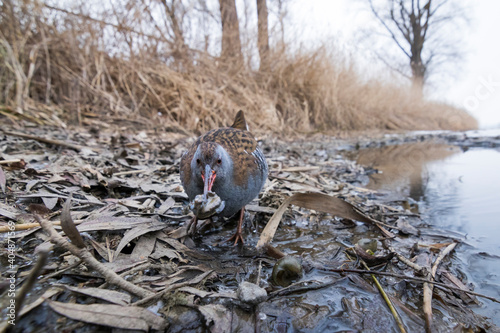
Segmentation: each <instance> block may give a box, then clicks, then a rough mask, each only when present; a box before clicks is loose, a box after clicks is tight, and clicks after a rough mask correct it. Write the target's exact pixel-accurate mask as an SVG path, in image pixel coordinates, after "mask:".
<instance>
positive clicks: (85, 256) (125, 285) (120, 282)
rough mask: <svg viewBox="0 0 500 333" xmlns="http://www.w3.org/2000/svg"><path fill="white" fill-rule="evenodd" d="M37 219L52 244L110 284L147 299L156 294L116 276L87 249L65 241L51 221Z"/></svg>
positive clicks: (37, 217)
mask: <svg viewBox="0 0 500 333" xmlns="http://www.w3.org/2000/svg"><path fill="white" fill-rule="evenodd" d="M35 218H36V219H37V220H38V222H39V223H40V225H41V226H42V228H43V230H44V231H45V232H46V233H47V234H48V235H49V236H50V241H51V242H52V243H54V244H56V245H57V246H60V247H61V248H63V249H65V250H66V251H69V252H71V253H72V254H73V255H74V256H76V257H78V258H80V259H81V260H82V261H83V262H85V263H86V264H87V265H89V266H90V267H91V268H92V269H94V270H95V271H97V272H98V273H100V274H101V275H102V276H103V277H104V278H105V280H106V281H107V282H108V283H110V284H113V285H115V286H117V287H119V288H121V289H123V290H126V291H128V292H129V293H131V294H134V295H136V296H138V297H141V298H146V297H150V296H152V295H154V293H152V292H151V291H149V290H146V289H143V288H141V287H138V286H136V285H134V284H132V283H130V282H128V281H126V280H124V279H123V278H122V277H120V276H119V275H118V274H116V273H115V272H113V271H112V270H110V269H109V268H107V267H106V266H104V265H103V264H102V263H100V262H99V261H97V260H96V259H95V258H94V257H93V256H92V255H91V254H90V252H89V251H88V250H87V249H86V248H83V249H79V248H78V247H76V246H75V245H73V244H71V243H69V242H68V241H67V240H66V239H64V237H62V236H61V235H59V233H58V232H57V231H56V230H55V229H54V227H53V226H52V224H51V223H50V222H49V221H47V220H42V219H41V218H40V217H39V216H37V215H35Z"/></svg>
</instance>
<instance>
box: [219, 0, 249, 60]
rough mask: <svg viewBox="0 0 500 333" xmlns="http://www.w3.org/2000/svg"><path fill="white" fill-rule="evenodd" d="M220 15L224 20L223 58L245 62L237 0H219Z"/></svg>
mask: <svg viewBox="0 0 500 333" xmlns="http://www.w3.org/2000/svg"><path fill="white" fill-rule="evenodd" d="M219 7H220V17H221V21H222V52H221V57H222V58H233V61H237V62H238V63H240V64H241V63H242V62H243V55H242V53H241V41H240V27H239V23H238V14H237V13H236V2H235V0H219Z"/></svg>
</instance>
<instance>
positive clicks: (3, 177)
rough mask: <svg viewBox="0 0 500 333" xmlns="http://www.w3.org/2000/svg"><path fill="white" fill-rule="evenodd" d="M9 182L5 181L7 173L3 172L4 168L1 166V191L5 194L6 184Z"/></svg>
mask: <svg viewBox="0 0 500 333" xmlns="http://www.w3.org/2000/svg"><path fill="white" fill-rule="evenodd" d="M6 182H7V180H6V179H5V173H4V172H3V169H2V167H1V166H0V189H1V190H2V192H3V193H5V184H6Z"/></svg>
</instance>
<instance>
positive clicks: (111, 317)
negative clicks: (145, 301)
mask: <svg viewBox="0 0 500 333" xmlns="http://www.w3.org/2000/svg"><path fill="white" fill-rule="evenodd" d="M47 302H48V304H49V306H50V307H51V308H52V310H54V311H55V312H57V313H59V314H61V315H63V316H66V317H68V318H71V319H74V320H79V321H83V322H86V323H91V324H97V325H104V326H110V327H117V328H123V329H129V330H140V331H145V332H147V331H149V330H150V329H153V330H161V331H163V330H164V329H165V327H166V326H167V322H166V321H165V319H163V318H161V317H159V316H157V315H155V314H154V313H152V312H150V311H148V310H146V309H143V308H141V307H137V306H120V305H114V304H90V305H85V304H70V303H61V302H55V301H49V300H47Z"/></svg>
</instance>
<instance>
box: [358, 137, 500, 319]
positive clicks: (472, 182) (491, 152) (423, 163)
mask: <svg viewBox="0 0 500 333" xmlns="http://www.w3.org/2000/svg"><path fill="white" fill-rule="evenodd" d="M356 160H357V162H358V163H360V164H361V165H365V166H369V167H373V168H375V169H378V170H379V173H375V174H373V175H371V176H370V180H369V181H368V184H366V186H367V187H368V188H372V189H376V190H379V191H382V192H386V193H387V194H388V196H389V197H393V198H394V199H397V198H401V197H409V198H411V199H413V201H414V203H415V204H416V205H417V206H418V210H419V212H420V213H421V214H422V217H423V219H424V221H425V222H426V223H427V224H429V225H430V229H429V230H428V231H424V232H432V229H433V228H435V229H443V230H448V231H450V232H456V233H460V234H462V235H463V236H464V237H465V243H464V244H461V245H460V246H459V247H457V250H456V251H455V254H454V255H455V256H456V257H457V258H458V259H459V263H458V264H459V265H461V267H460V269H461V271H463V273H464V276H465V278H466V282H467V283H472V285H473V286H474V287H475V291H477V292H480V293H484V294H487V295H489V296H492V297H496V298H500V242H499V239H500V149H498V148H469V149H467V148H459V147H458V146H453V145H444V144H434V143H428V142H427V143H426V142H420V143H413V144H405V145H399V146H390V147H381V148H371V149H365V150H360V151H359V154H358V155H357V157H356ZM481 302H483V305H482V306H481V307H480V308H479V309H477V310H476V312H478V313H480V314H482V315H485V316H487V317H489V318H491V319H492V321H493V322H494V323H495V324H496V325H500V304H496V303H493V302H491V301H487V300H484V299H481Z"/></svg>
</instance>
